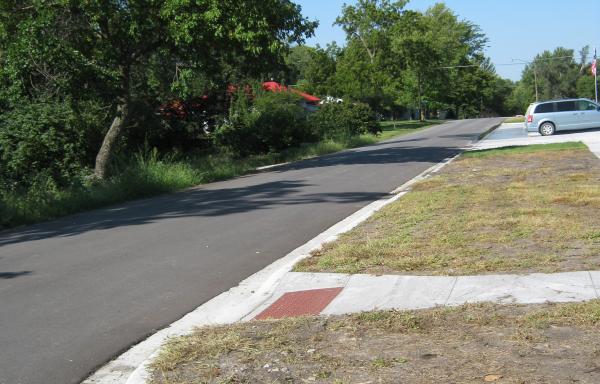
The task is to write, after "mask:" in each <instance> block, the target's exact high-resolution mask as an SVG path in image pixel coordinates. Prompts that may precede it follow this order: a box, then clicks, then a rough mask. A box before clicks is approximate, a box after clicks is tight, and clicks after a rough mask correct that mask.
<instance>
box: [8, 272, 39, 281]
mask: <svg viewBox="0 0 600 384" xmlns="http://www.w3.org/2000/svg"><path fill="white" fill-rule="evenodd" d="M31 274H32V272H31V271H19V272H0V279H3V280H7V279H14V278H16V277H21V276H27V275H31Z"/></svg>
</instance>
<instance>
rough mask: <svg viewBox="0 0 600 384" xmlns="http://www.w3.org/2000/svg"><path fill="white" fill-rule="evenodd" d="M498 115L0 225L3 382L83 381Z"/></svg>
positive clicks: (450, 151)
mask: <svg viewBox="0 0 600 384" xmlns="http://www.w3.org/2000/svg"><path fill="white" fill-rule="evenodd" d="M500 121H501V119H477V120H462V121H453V122H449V123H445V124H442V125H438V126H435V127H433V128H429V129H426V130H423V131H420V132H417V133H414V134H411V135H408V136H402V137H401V138H398V139H392V140H389V141H387V142H385V143H381V144H378V145H373V146H368V147H364V148H358V149H354V150H350V151H345V152H341V153H337V154H332V155H328V156H323V157H321V158H316V159H312V160H306V161H302V162H298V163H294V164H292V165H289V166H286V167H283V168H278V169H275V170H273V171H270V172H266V173H259V174H254V175H249V176H245V177H240V178H237V179H233V180H229V181H224V182H219V183H213V184H209V185H205V186H202V187H197V188H194V189H190V190H187V191H184V192H179V193H175V194H170V195H165V196H160V197H156V198H151V199H145V200H138V201H134V202H131V203H126V204H122V205H119V206H114V207H111V208H106V209H100V210H95V211H92V212H87V213H82V214H78V215H75V216H69V217H65V218H62V219H59V220H55V221H52V222H48V223H44V224H39V225H34V226H29V227H24V228H20V229H17V230H14V231H9V232H0V346H1V347H0V383H2V384H19V383H22V384H38V383H39V384H53V383H56V384H70V383H79V382H81V381H82V380H83V379H84V378H85V377H87V376H88V374H90V373H91V372H92V371H93V370H95V369H96V368H98V367H99V366H101V365H102V364H103V363H105V362H107V361H108V360H110V359H111V358H112V357H114V356H115V355H117V354H119V353H120V352H122V351H123V350H125V349H127V348H128V347H129V346H131V345H132V344H134V343H136V342H138V341H140V340H142V339H144V338H145V337H146V336H148V335H150V334H151V333H153V332H154V331H155V330H157V329H160V328H162V327H164V326H166V325H168V324H170V323H171V322H173V321H175V320H177V319H178V318H180V317H181V316H182V315H184V314H185V313H187V312H189V311H191V310H193V309H194V308H196V307H197V306H199V305H201V304H202V303H204V302H206V301H207V300H209V299H211V298H212V297H214V296H216V295H218V294H219V293H221V292H223V291H225V290H227V289H229V288H231V287H233V286H235V285H237V284H238V283H239V282H240V281H241V280H243V279H244V278H246V277H248V276H249V275H251V274H253V273H254V272H256V271H258V270H260V269H262V268H264V267H265V266H267V265H268V264H270V263H271V262H273V261H274V260H276V259H278V258H280V257H282V256H284V255H286V254H287V253H288V252H290V251H291V250H293V249H294V248H296V247H298V246H299V245H302V244H303V243H305V242H306V241H308V240H310V239H311V238H313V237H314V236H316V235H317V234H319V233H320V232H322V231H323V230H325V229H327V228H328V227H330V226H331V225H333V224H335V223H336V222H338V221H340V220H341V219H343V218H345V217H346V216H348V215H350V214H352V213H353V212H355V211H357V210H358V209H360V208H361V207H363V206H365V205H367V204H369V203H370V202H372V201H374V200H377V199H379V198H381V197H383V196H385V195H386V194H388V193H389V192H390V191H392V190H393V189H395V188H396V187H398V186H399V185H401V184H402V183H404V182H406V181H407V180H409V179H411V178H412V177H414V176H416V175H417V174H419V173H420V172H422V171H423V170H425V169H427V168H428V167H430V166H431V165H432V164H434V163H437V162H439V161H441V160H443V159H444V158H447V157H450V156H453V155H455V154H457V153H458V152H460V148H461V147H463V146H465V145H467V144H468V143H469V142H470V141H471V140H473V139H475V138H476V137H477V136H478V135H479V134H481V133H482V132H484V131H486V130H487V129H489V128H490V127H492V126H493V125H496V124H498V123H499V122H500Z"/></svg>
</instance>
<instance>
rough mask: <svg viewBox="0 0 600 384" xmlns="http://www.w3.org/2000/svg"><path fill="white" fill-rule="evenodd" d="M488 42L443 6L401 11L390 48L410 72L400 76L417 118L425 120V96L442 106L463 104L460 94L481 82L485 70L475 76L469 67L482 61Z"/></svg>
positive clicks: (477, 30) (467, 23)
mask: <svg viewBox="0 0 600 384" xmlns="http://www.w3.org/2000/svg"><path fill="white" fill-rule="evenodd" d="M486 41H487V39H486V38H485V36H484V35H483V34H482V33H481V31H480V30H479V27H478V26H476V25H475V24H472V23H470V22H468V21H463V20H459V19H458V17H457V16H456V15H455V14H454V13H453V12H452V11H451V10H450V9H448V8H447V7H446V6H445V5H443V4H436V5H434V6H433V7H431V8H429V9H428V10H427V11H426V12H425V13H424V14H422V13H420V12H413V11H407V12H405V13H404V14H403V17H402V20H401V22H400V23H397V24H396V28H395V29H394V37H393V42H392V48H393V51H394V53H395V54H396V56H397V57H398V59H399V60H401V61H402V62H403V63H404V67H405V71H406V72H408V73H405V74H404V76H403V77H404V79H405V86H404V89H405V92H407V93H408V95H411V98H412V99H413V100H416V107H417V109H418V110H419V111H420V118H421V119H424V118H425V113H424V112H425V111H424V108H423V102H422V100H423V97H425V98H426V99H427V100H429V101H435V102H437V103H441V104H450V105H452V104H454V105H455V106H458V105H462V104H464V103H465V100H461V98H463V97H466V94H467V93H466V91H467V89H468V88H472V87H473V81H474V80H475V78H477V79H479V80H482V76H481V75H483V73H477V76H474V75H475V74H476V73H475V72H477V71H475V72H474V71H473V70H469V69H468V68H469V66H473V65H474V67H473V68H475V67H476V66H479V65H481V64H482V63H483V60H484V59H483V55H482V49H483V46H484V45H485V43H486ZM455 67H460V68H455ZM479 80H478V81H479ZM479 85H481V84H479ZM469 103H471V101H469Z"/></svg>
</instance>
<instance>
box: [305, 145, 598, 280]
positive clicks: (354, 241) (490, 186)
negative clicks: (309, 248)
mask: <svg viewBox="0 0 600 384" xmlns="http://www.w3.org/2000/svg"><path fill="white" fill-rule="evenodd" d="M599 180H600V161H599V160H598V159H597V158H596V157H595V156H593V155H592V154H591V153H590V152H589V151H588V150H587V149H586V147H585V146H583V145H581V144H578V143H565V144H550V145H543V146H531V147H515V148H507V149H494V150H486V151H478V152H469V153H468V154H465V155H463V156H461V157H460V158H458V159H457V160H456V161H455V162H453V163H451V164H449V165H448V166H446V167H445V168H444V169H443V170H442V171H441V172H440V173H438V174H436V175H435V176H433V177H431V178H429V179H427V180H424V181H422V182H420V183H417V184H416V185H414V186H413V188H412V191H411V192H410V193H408V194H406V195H405V196H403V198H402V199H400V200H398V201H396V202H394V203H392V204H390V205H388V206H386V207H385V208H383V209H382V210H380V211H379V212H377V213H376V214H375V215H373V216H372V217H371V218H369V219H368V220H367V221H365V222H364V223H362V224H361V225H359V226H357V227H356V228H354V229H353V230H351V231H349V232H347V233H345V234H343V235H341V236H340V237H339V238H338V239H337V240H336V241H334V242H332V243H329V244H325V245H324V246H323V248H322V249H320V250H318V251H315V252H313V254H312V255H311V257H309V258H307V259H305V260H303V261H301V262H300V263H299V264H297V265H296V266H295V268H294V270H295V271H299V272H335V273H374V274H395V273H410V274H428V275H465V274H485V273H528V272H558V271H578V270H595V269H599V268H600V232H599V231H598V228H600V215H598V214H597V212H598V210H599V209H600V183H599Z"/></svg>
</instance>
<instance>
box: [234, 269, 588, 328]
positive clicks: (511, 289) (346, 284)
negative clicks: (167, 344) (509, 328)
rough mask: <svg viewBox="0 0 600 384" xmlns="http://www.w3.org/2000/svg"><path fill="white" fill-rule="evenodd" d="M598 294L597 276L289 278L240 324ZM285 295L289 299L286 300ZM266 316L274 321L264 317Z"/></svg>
mask: <svg viewBox="0 0 600 384" xmlns="http://www.w3.org/2000/svg"><path fill="white" fill-rule="evenodd" d="M335 288H337V289H338V292H337V293H336V294H335V295H334V296H333V297H330V298H329V300H328V301H327V302H326V303H324V304H325V305H324V306H323V303H322V300H323V298H322V295H321V292H322V291H324V290H331V289H335ZM599 291H600V271H583V272H564V273H552V274H543V273H533V274H524V275H515V274H512V275H509V274H507V275H478V276H406V275H380V276H375V275H365V274H356V275H347V274H337V273H302V272H289V273H287V274H286V275H285V276H284V277H283V278H282V280H281V282H280V283H279V286H278V287H277V288H276V289H275V292H273V294H272V295H271V296H270V297H269V298H268V299H267V300H266V301H265V302H264V303H263V304H262V305H260V306H259V307H258V308H256V309H255V310H254V311H253V312H251V313H250V314H249V315H248V316H246V317H245V318H244V320H252V319H254V318H257V317H258V318H266V317H272V318H281V317H288V316H291V315H294V316H296V315H315V314H324V315H338V314H347V313H354V312H362V311H373V310H382V309H421V308H431V307H436V306H446V305H451V306H452V305H461V304H465V303H476V302H495V303H501V304H512V303H520V304H535V303H545V302H571V301H585V300H591V299H597V298H600V296H598V292H599ZM290 293H293V294H294V295H300V294H301V295H302V302H301V303H298V302H297V301H295V300H294V299H293V298H291V297H292V296H290ZM286 295H287V296H289V297H290V299H286ZM317 302H320V303H317ZM317 304H320V305H321V306H322V307H323V308H322V309H321V310H319V311H314V310H312V308H318V305H317ZM299 307H300V308H299ZM303 309H304V310H303ZM269 313H271V314H272V315H270V316H267V315H266V314H269Z"/></svg>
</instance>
